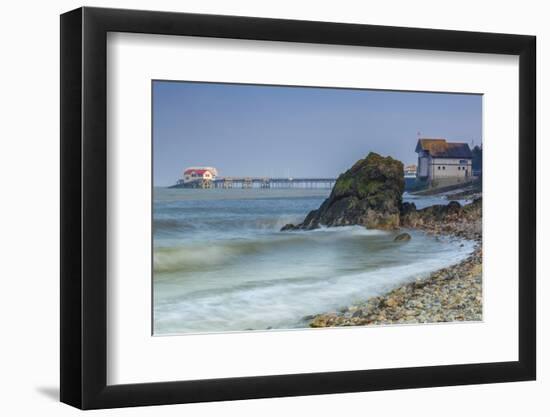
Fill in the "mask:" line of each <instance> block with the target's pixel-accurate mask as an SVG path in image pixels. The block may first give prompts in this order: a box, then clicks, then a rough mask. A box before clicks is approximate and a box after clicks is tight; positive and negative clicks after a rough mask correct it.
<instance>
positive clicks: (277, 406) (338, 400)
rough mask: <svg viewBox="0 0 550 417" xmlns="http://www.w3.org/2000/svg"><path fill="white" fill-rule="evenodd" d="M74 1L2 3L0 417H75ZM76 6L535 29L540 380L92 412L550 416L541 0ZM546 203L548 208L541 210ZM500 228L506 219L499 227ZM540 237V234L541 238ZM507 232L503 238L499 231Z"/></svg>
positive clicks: (549, 233) (549, 29) (545, 58)
mask: <svg viewBox="0 0 550 417" xmlns="http://www.w3.org/2000/svg"><path fill="white" fill-rule="evenodd" d="M81 5H82V3H80V2H77V1H72V0H60V1H57V2H55V3H54V2H38V1H27V2H9V3H6V4H4V5H3V8H2V17H3V18H2V23H1V24H0V30H1V36H0V42H1V46H2V49H1V51H2V65H0V72H1V77H0V82H2V86H1V88H0V100H1V101H0V103H1V106H2V108H1V112H0V114H1V120H2V124H1V130H0V132H1V134H0V138H1V139H0V140H1V143H2V146H3V147H2V152H1V153H0V155H1V159H0V181H1V185H0V186H1V190H2V197H3V198H2V204H1V205H0V210H1V214H0V238H1V240H0V242H1V243H0V244H1V252H0V253H2V258H1V259H2V262H0V271H1V274H0V279H1V280H2V286H1V287H0V320H1V327H0V329H1V331H2V341H1V343H0V393H1V397H2V401H1V402H0V410H1V414H3V415H10V416H11V415H13V416H17V415H32V414H31V413H33V412H34V413H41V414H46V415H50V414H51V415H60V416H65V415H75V414H77V411H76V410H75V409H72V408H71V407H68V406H66V405H63V404H60V403H58V402H57V396H58V390H59V388H58V379H59V371H58V369H59V361H58V348H59V343H58V340H59V325H58V311H59V307H58V306H59V281H58V276H59V249H58V247H59V220H58V218H59V214H58V213H59V186H58V183H59V17H58V15H59V14H60V13H62V12H64V11H67V10H70V9H73V8H76V7H79V6H81ZM86 5H89V6H103V7H123V8H139V9H157V10H168V11H182V12H183V11H187V12H198V13H217V14H239V15H249V16H264V17H279V18H293V19H309V20H326V21H341V22H353V23H370V24H380V25H395V26H416V27H427V28H441V29H460V30H474V31H493V32H509V33H522V34H533V35H537V37H538V74H539V78H538V89H537V91H538V120H539V125H538V138H539V139H538V141H539V149H538V162H539V164H538V166H539V179H538V194H539V198H538V209H539V216H538V217H539V225H538V235H539V246H538V257H539V260H540V262H539V268H538V269H539V272H538V277H539V285H538V300H539V303H538V305H539V307H538V313H539V320H538V323H539V325H538V331H539V333H538V334H539V338H538V349H539V355H538V356H539V358H538V359H539V365H538V374H539V377H538V381H537V382H527V383H508V384H497V385H483V386H467V387H451V388H435V389H422V390H405V391H388V392H377V393H359V394H345V395H325V396H314V397H302V398H286V399H270V400H254V401H237V402H229V403H210V404H193V405H179V406H165V407H145V408H139V409H121V410H109V411H99V412H96V413H94V414H96V415H114V414H115V413H116V414H117V415H119V414H120V415H132V416H134V415H138V416H148V415H155V416H164V415H181V414H182V413H186V414H187V415H193V416H195V415H196V416H213V415H229V416H233V415H234V416H247V415H250V416H255V415H262V416H267V415H273V416H279V415H285V414H288V415H320V416H329V415H330V416H333V415H340V414H344V415H345V414H354V413H357V415H360V414H362V415H369V414H371V415H372V414H375V415H379V414H383V415H407V416H417V415H418V416H420V415H422V416H432V415H433V416H441V415H445V416H449V417H450V416H465V415H500V416H507V415H519V414H527V413H529V414H528V415H545V414H547V413H548V412H549V411H550V403H549V401H548V399H547V394H546V395H544V394H545V393H546V392H548V391H550V382H549V378H550V365H549V361H548V359H547V352H548V351H549V345H550V326H548V324H547V319H548V318H549V317H550V308H549V304H548V303H545V301H546V298H547V297H548V296H550V285H549V283H548V281H546V280H545V278H546V277H547V276H548V274H549V273H550V268H549V265H548V262H544V261H545V260H544V259H543V257H544V255H545V254H546V253H547V252H548V250H549V249H550V221H549V220H548V217H546V216H544V215H541V213H542V210H543V209H544V208H546V207H547V206H548V203H550V201H549V200H550V195H549V193H548V191H547V190H546V192H543V187H544V185H545V184H548V183H549V181H548V180H549V179H550V171H549V170H548V169H546V171H543V170H542V169H541V168H542V166H541V165H542V164H541V162H542V161H543V155H544V154H546V155H549V156H550V154H549V153H550V149H549V146H548V144H547V143H543V140H542V138H543V137H544V136H545V134H546V135H547V134H548V125H547V124H546V120H542V115H543V114H544V110H545V109H546V107H545V104H546V103H547V102H548V97H550V87H549V85H550V83H549V82H548V80H547V79H546V77H545V76H544V72H546V73H547V74H548V73H550V72H549V69H548V68H549V59H550V48H549V46H548V45H549V43H550V26H548V24H547V18H546V16H547V11H546V10H544V6H545V2H541V1H534V0H533V1H531V0H524V1H522V2H519V1H513V2H512V1H503V0H500V1H485V2H479V1H471V0H462V1H461V2H453V3H451V2H444V1H441V0H438V1H423V0H417V1H414V2H411V1H407V0H403V1H393V2H381V1H377V2H366V1H357V2H352V1H346V0H341V1H338V2H334V1H324V0H323V1H321V0H317V1H298V0H294V1H292V0H278V1H269V2H259V1H254V0H232V1H231V2H227V1H223V0H187V1H185V2H183V1H169V0H157V1H147V0H124V1H118V2H116V1H93V0H88V2H86ZM545 203H547V204H545ZM503 233H505V224H504V221H503ZM543 235H544V236H543ZM504 236H505V235H504Z"/></svg>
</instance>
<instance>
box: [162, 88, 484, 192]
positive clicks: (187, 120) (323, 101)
mask: <svg viewBox="0 0 550 417" xmlns="http://www.w3.org/2000/svg"><path fill="white" fill-rule="evenodd" d="M481 120H482V96H481V95H469V94H442V93H416V92H414V93H413V92H395V91H376V90H351V89H336V88H307V87H279V86H259V85H242V84H222V83H194V82H172V81H154V82H153V153H154V157H153V175H154V184H155V186H163V185H171V184H173V183H175V182H176V180H177V179H178V178H179V177H180V175H181V171H182V170H183V169H184V168H185V167H188V166H193V165H208V166H214V167H216V168H217V169H218V172H219V175H220V176H292V177H295V178H298V177H336V176H338V174H340V173H341V172H343V171H345V170H346V169H348V168H349V167H350V166H351V165H352V164H353V163H354V162H355V161H357V160H358V159H360V158H363V157H364V156H365V155H366V154H368V153H369V152H370V151H374V152H378V153H380V154H382V155H391V156H392V157H394V158H397V159H399V160H401V161H403V162H404V163H405V164H409V163H415V162H416V154H415V153H414V148H415V145H416V140H417V132H420V133H421V136H422V137H442V138H446V139H448V140H450V141H464V142H467V143H468V144H469V145H470V146H471V144H472V141H473V142H474V143H475V144H480V143H481V131H482V127H481Z"/></svg>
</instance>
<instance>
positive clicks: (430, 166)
mask: <svg viewBox="0 0 550 417" xmlns="http://www.w3.org/2000/svg"><path fill="white" fill-rule="evenodd" d="M416 153H417V154H418V165H417V172H416V176H417V179H418V180H419V181H423V182H428V183H429V184H430V185H431V186H438V187H439V186H445V185H452V184H457V183H460V182H467V181H470V180H471V179H472V151H471V149H470V147H469V146H468V144H467V143H461V142H447V141H446V140H445V139H418V143H417V144H416Z"/></svg>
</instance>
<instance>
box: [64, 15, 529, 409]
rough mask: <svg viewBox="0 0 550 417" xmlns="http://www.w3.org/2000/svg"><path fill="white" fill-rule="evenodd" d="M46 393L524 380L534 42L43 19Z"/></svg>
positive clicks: (206, 19)
mask: <svg viewBox="0 0 550 417" xmlns="http://www.w3.org/2000/svg"><path fill="white" fill-rule="evenodd" d="M61 102H62V103H61V164H62V166H61V191H62V194H61V209H62V211H61V220H62V222H61V238H62V239H61V240H62V242H61V244H62V247H61V267H62V268H61V312H60V313H61V401H63V402H65V403H67V404H70V405H73V406H75V407H79V408H83V409H91V408H111V407H124V406H138V405H155V404H173V403H186V402H199V401H216V400H233V399H247V398H263V397H276V396H296V395H313V394H325V393H342V392H354V391H369V390H386V389H399V388H419V387H433V386H445V385H461V384H479V383H494V382H505V381H523V380H532V379H535V375H536V351H535V345H536V343H535V337H536V333H535V329H536V317H535V299H536V297H535V295H536V294H535V288H536V286H535V244H536V239H535V236H536V223H535V219H536V216H535V200H536V196H535V103H536V100H535V38H534V37H532V36H525V35H508V34H492V33H474V32H458V31H446V30H432V29H414V28H397V27H384V26H371V25H356V24H341V23H328V22H310V21H292V20H277V19H264V18H251V17H236V16H215V15H198V14H185V13H168V12H150V11H135V10H115V9H100V8H81V9H77V10H74V11H71V12H68V13H66V14H64V15H62V16H61Z"/></svg>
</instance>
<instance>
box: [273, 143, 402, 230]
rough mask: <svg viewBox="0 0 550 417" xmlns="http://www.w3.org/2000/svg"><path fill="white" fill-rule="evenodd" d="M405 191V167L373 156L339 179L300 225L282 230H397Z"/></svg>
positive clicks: (393, 160)
mask: <svg viewBox="0 0 550 417" xmlns="http://www.w3.org/2000/svg"><path fill="white" fill-rule="evenodd" d="M404 188H405V179H404V175H403V164H402V163H401V162H400V161H397V160H395V159H393V158H391V157H389V156H388V157H382V156H380V155H378V154H376V153H373V152H371V153H369V154H368V156H367V157H366V158H365V159H361V160H359V161H357V162H356V163H355V165H353V167H351V168H350V169H349V170H347V171H346V172H345V173H343V174H341V175H340V176H339V177H338V179H337V180H336V184H335V185H334V188H333V189H332V192H331V194H330V196H329V197H328V198H327V199H326V200H325V201H324V202H323V204H321V206H320V207H319V208H318V209H317V210H313V211H311V212H310V213H309V214H308V215H307V216H306V218H305V220H304V221H303V222H302V223H301V224H298V225H296V226H295V225H286V226H284V227H283V228H282V229H281V230H295V229H306V230H310V229H316V228H318V227H320V226H346V225H362V226H365V227H367V228H369V229H385V230H391V229H397V228H398V227H399V224H400V221H399V217H400V209H401V201H402V200H401V196H402V195H403V191H404Z"/></svg>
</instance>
